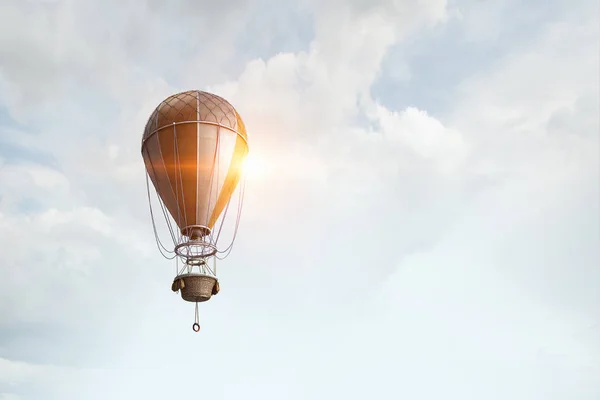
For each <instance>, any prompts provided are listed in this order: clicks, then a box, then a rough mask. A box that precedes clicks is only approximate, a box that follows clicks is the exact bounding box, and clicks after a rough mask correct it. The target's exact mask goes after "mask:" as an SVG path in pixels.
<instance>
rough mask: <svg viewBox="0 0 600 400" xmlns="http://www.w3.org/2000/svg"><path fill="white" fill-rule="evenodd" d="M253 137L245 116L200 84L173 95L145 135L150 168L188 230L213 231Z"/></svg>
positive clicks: (192, 234)
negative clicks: (248, 130) (250, 136)
mask: <svg viewBox="0 0 600 400" xmlns="http://www.w3.org/2000/svg"><path fill="white" fill-rule="evenodd" d="M247 154H248V138H247V135H246V128H245V126H244V123H243V122H242V118H241V117H240V115H239V114H238V112H237V111H236V110H235V108H233V106H232V105H231V104H229V102H228V101H227V100H225V99H223V98H222V97H219V96H217V95H214V94H211V93H207V92H202V91H198V90H193V91H187V92H182V93H178V94H175V95H172V96H169V97H168V98H166V99H165V100H164V101H162V102H161V103H160V104H159V105H158V107H156V109H155V110H154V112H153V113H152V114H151V116H150V118H149V120H148V123H147V124H146V128H145V130H144V135H143V138H142V156H143V158H144V163H145V165H146V171H147V173H148V176H149V177H150V179H151V181H152V183H153V185H154V188H155V189H156V192H157V194H158V196H159V197H160V199H161V200H162V203H163V204H164V205H165V207H166V209H167V210H168V211H169V213H170V215H171V216H172V217H173V220H174V221H175V223H176V224H177V226H178V227H179V229H180V232H181V234H182V235H184V236H186V237H188V239H190V240H198V239H202V238H204V237H206V236H207V235H209V234H210V233H211V231H212V229H213V227H214V225H215V222H216V221H217V220H218V218H219V216H221V214H222V213H223V210H224V209H225V208H226V206H227V204H228V202H229V200H230V199H231V196H232V193H233V192H234V191H235V189H236V187H237V186H238V183H239V181H240V177H241V174H242V164H243V161H244V159H245V158H246V156H247Z"/></svg>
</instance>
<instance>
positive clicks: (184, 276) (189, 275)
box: [173, 272, 218, 282]
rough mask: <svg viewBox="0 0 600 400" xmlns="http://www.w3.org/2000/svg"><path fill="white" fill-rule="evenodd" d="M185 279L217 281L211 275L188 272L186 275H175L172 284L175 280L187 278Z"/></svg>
mask: <svg viewBox="0 0 600 400" xmlns="http://www.w3.org/2000/svg"><path fill="white" fill-rule="evenodd" d="M187 277H206V278H211V279H213V280H214V281H215V282H216V281H218V279H217V277H216V276H213V275H209V274H203V273H200V272H188V273H185V274H181V275H177V276H176V277H175V278H174V279H173V282H175V281H176V280H177V279H181V278H187Z"/></svg>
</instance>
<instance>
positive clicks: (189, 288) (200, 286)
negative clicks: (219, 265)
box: [172, 273, 218, 303]
mask: <svg viewBox="0 0 600 400" xmlns="http://www.w3.org/2000/svg"><path fill="white" fill-rule="evenodd" d="M182 283H183V284H182ZM215 285H218V283H217V279H216V278H215V277H214V276H210V275H204V274H194V273H191V274H182V275H179V276H176V277H175V280H174V281H173V286H172V289H173V291H174V292H176V291H177V290H179V291H181V298H182V299H183V300H185V301H191V302H198V303H199V302H203V301H207V300H210V298H211V296H212V295H213V294H216V292H217V291H215V289H216V288H215ZM217 288H218V286H217Z"/></svg>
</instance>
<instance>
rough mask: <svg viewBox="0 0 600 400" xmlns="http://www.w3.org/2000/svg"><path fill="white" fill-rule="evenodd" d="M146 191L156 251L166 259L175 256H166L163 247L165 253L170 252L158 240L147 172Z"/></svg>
mask: <svg viewBox="0 0 600 400" xmlns="http://www.w3.org/2000/svg"><path fill="white" fill-rule="evenodd" d="M146 191H147V193H148V205H149V206H150V219H151V220H152V229H153V230H154V239H155V240H156V246H157V247H158V251H159V252H160V254H161V255H162V256H163V257H164V258H166V259H167V260H172V259H173V258H175V255H173V256H172V257H168V256H166V255H165V254H164V253H163V249H164V251H165V252H166V253H172V252H170V251H169V250H167V248H166V247H165V246H164V245H163V244H162V242H161V241H160V237H159V236H158V231H157V230H156V223H155V221H154V211H153V210H152V201H151V200H150V183H149V182H148V174H146Z"/></svg>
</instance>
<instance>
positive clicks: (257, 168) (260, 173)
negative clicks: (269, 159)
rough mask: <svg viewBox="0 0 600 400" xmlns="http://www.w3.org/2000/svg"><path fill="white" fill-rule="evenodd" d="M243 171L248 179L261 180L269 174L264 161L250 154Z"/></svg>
mask: <svg viewBox="0 0 600 400" xmlns="http://www.w3.org/2000/svg"><path fill="white" fill-rule="evenodd" d="M242 170H243V171H244V173H245V174H246V176H247V177H248V179H253V180H254V179H261V178H263V177H264V176H265V175H266V173H267V168H266V165H265V162H264V160H263V159H262V158H261V157H260V156H256V155H255V154H253V153H249V154H248V156H247V157H246V159H245V160H244V163H243V165H242Z"/></svg>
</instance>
